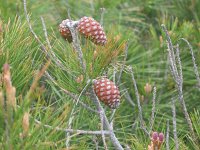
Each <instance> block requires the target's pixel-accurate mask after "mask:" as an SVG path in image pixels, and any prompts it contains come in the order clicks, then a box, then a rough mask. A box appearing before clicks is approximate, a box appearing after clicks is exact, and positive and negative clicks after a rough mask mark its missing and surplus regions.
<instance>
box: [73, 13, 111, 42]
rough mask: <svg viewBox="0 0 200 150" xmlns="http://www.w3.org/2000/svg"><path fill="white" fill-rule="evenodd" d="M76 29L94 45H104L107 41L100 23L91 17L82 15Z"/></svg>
mask: <svg viewBox="0 0 200 150" xmlns="http://www.w3.org/2000/svg"><path fill="white" fill-rule="evenodd" d="M77 29H78V31H79V32H80V33H81V34H83V35H84V36H85V37H86V38H89V39H90V40H91V41H92V42H94V43H95V44H96V45H105V44H106V42H107V39H106V35H105V32H104V30H103V28H102V27H101V25H100V23H98V22H97V21H96V20H94V19H93V18H91V17H83V18H81V19H80V21H79V24H78V26H77Z"/></svg>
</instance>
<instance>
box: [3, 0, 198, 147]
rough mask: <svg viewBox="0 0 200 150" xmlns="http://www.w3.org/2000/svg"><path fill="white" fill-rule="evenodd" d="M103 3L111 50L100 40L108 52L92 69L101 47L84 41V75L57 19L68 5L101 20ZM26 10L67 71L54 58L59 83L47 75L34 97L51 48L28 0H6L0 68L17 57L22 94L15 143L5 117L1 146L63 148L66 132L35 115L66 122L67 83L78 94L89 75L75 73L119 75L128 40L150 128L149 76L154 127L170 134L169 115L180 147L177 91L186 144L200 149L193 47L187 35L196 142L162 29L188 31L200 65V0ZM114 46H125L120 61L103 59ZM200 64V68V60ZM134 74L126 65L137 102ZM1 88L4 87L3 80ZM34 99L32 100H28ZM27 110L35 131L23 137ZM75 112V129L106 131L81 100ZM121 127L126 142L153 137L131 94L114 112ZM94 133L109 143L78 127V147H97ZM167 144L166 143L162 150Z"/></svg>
mask: <svg viewBox="0 0 200 150" xmlns="http://www.w3.org/2000/svg"><path fill="white" fill-rule="evenodd" d="M102 7H104V8H106V12H105V15H104V24H103V26H104V29H105V32H106V34H107V36H108V37H109V39H110V40H111V41H112V42H111V44H110V45H111V46H110V47H109V48H107V49H105V48H102V47H98V49H100V51H101V52H102V53H101V54H100V56H99V59H97V61H96V63H95V64H94V68H95V69H93V70H92V71H91V70H90V65H91V63H92V61H93V59H92V58H93V51H94V50H95V49H96V47H94V46H93V45H92V44H91V43H88V44H83V45H82V49H83V52H84V58H85V60H86V65H87V72H86V73H85V74H83V72H82V70H81V67H80V66H79V64H78V60H77V58H76V55H75V54H74V51H73V49H72V46H71V45H70V44H68V43H67V42H66V41H65V40H63V39H62V38H61V36H60V34H59V31H58V25H59V24H60V22H61V21H62V20H64V19H66V18H67V16H68V15H67V13H68V10H69V11H70V15H71V17H72V18H73V19H74V20H78V19H79V18H81V17H83V16H92V17H93V18H95V20H98V21H100V13H101V12H100V8H102ZM27 9H28V13H29V15H30V18H31V24H32V27H33V30H34V31H35V32H36V34H37V35H38V37H39V39H40V40H41V42H42V43H43V44H44V46H45V47H46V49H47V50H48V51H51V50H52V51H53V52H54V53H55V55H56V56H57V58H58V59H59V60H60V61H61V62H62V65H63V66H64V68H65V69H66V70H63V69H61V68H60V67H58V66H57V65H56V64H55V61H54V59H53V60H52V63H51V64H50V66H49V68H48V72H49V74H50V75H51V76H52V77H53V78H54V79H55V80H56V83H57V84H55V83H54V82H52V81H51V80H49V79H48V78H47V77H46V76H45V75H44V76H43V77H42V78H41V80H40V81H39V83H38V86H37V88H36V89H35V90H34V92H33V93H32V94H31V96H28V98H27V94H28V93H29V91H30V90H29V89H30V86H31V85H32V82H33V79H34V76H35V75H36V74H37V72H38V70H40V69H41V68H42V66H43V64H44V63H45V62H46V58H45V54H44V53H43V52H42V51H41V49H40V46H41V45H40V44H39V43H38V42H37V41H36V40H35V38H34V37H33V36H32V34H31V32H30V30H29V28H28V24H27V21H26V19H25V15H24V8H23V3H22V2H21V0H7V1H4V0H0V57H1V58H0V68H2V66H3V64H5V63H9V64H10V67H11V75H12V84H13V86H14V87H15V88H16V100H17V104H18V106H19V108H18V110H17V111H16V112H15V113H14V116H13V120H12V121H11V123H10V127H9V128H10V134H9V139H10V140H9V142H8V143H7V142H5V141H6V132H5V128H6V127H5V124H4V119H3V117H2V116H1V117H2V119H0V122H1V125H0V135H2V136H0V137H1V138H0V147H2V149H10V147H9V146H11V147H12V146H13V149H21V148H23V149H35V148H37V149H62V148H63V149H64V148H65V139H66V133H65V132H63V131H59V132H58V131H55V130H52V129H48V128H45V127H44V126H40V125H37V124H36V123H35V122H34V119H38V120H40V121H41V122H42V123H43V124H48V125H50V126H53V127H56V126H59V127H61V128H66V126H67V124H68V121H69V118H70V114H71V111H72V108H73V106H74V103H73V100H72V99H71V98H70V97H69V96H68V95H67V94H66V93H65V92H63V90H62V89H66V90H68V91H70V92H73V93H75V94H78V95H79V94H80V92H81V91H82V89H83V88H84V87H85V85H86V82H87V79H86V78H84V81H83V82H82V83H77V82H76V81H75V79H76V78H77V77H79V76H80V75H84V77H87V78H90V79H92V78H96V77H98V76H101V75H103V74H104V73H105V72H107V74H108V77H109V78H110V79H112V80H113V78H114V77H113V71H114V70H119V69H120V64H122V60H123V55H124V53H123V43H124V41H127V40H128V39H129V48H128V57H127V62H126V66H128V65H130V66H132V67H133V68H134V73H135V77H136V81H137V85H138V89H139V93H140V95H141V96H142V95H143V96H144V101H141V105H142V109H143V117H144V120H145V122H146V125H147V127H148V128H149V126H150V125H149V120H150V116H151V109H152V107H151V103H152V102H151V99H152V93H151V94H149V95H148V94H146V93H145V91H144V86H145V84H146V83H150V84H151V85H152V86H153V85H155V86H156V87H157V96H156V117H155V121H154V125H153V131H158V132H163V133H165V132H166V121H167V119H169V121H170V149H175V147H174V146H175V145H174V139H173V128H172V112H171V98H172V97H175V99H176V106H177V107H176V111H177V129H178V130H177V134H178V139H179V144H180V149H191V150H193V149H198V144H199V139H200V136H199V135H200V129H199V127H198V124H199V123H200V120H199V112H198V111H197V110H200V101H199V96H200V92H199V88H198V87H197V86H196V84H197V81H196V78H195V74H194V72H193V64H192V59H191V55H190V52H189V48H188V47H187V45H186V44H184V43H183V42H181V43H180V53H181V61H182V66H183V78H184V83H183V84H184V86H183V92H184V99H185V102H186V105H187V109H188V112H189V114H190V115H191V119H192V122H193V125H194V128H195V133H196V134H197V135H196V136H197V139H198V140H197V142H195V140H194V139H193V138H191V135H190V133H189V130H188V126H187V123H186V122H185V119H184V115H183V113H182V110H181V107H180V104H179V102H178V97H177V91H176V89H175V83H174V81H173V78H172V76H171V75H170V70H169V66H168V62H167V45H166V39H165V36H164V33H163V32H162V31H161V24H165V25H166V27H167V29H168V30H169V32H170V36H171V38H172V42H173V43H174V44H175V43H177V42H178V40H179V39H180V38H182V37H184V38H185V39H187V40H188V41H189V42H190V43H191V45H192V47H193V50H194V54H195V57H196V63H197V65H198V66H200V51H199V50H200V34H199V32H200V28H199V27H200V18H199V17H200V10H199V9H200V1H198V0H177V1H173V0H169V1H164V0H150V1H149V0H144V1H140V0H127V1H125V0H109V1H108V0H96V1H95V0H83V1H73V0H68V1H64V0H60V1H56V0H48V1H40V0H29V1H27ZM40 17H43V18H44V21H45V24H46V28H47V31H48V37H49V40H50V43H51V45H52V47H53V48H52V49H50V48H49V47H48V44H47V42H46V39H45V35H44V31H43V27H42V22H41V19H40ZM116 37H120V41H117V42H116V41H115V42H113V41H114V39H115V38H116ZM86 43H87V42H86ZM120 45H121V46H120ZM113 50H116V51H117V52H119V54H118V57H116V58H114V60H115V61H113V62H112V63H108V64H104V63H102V62H105V61H107V60H108V59H109V55H108V54H109V52H112V51H113ZM125 68H126V67H125ZM198 71H200V68H199V67H198ZM130 80H131V76H130V74H129V73H128V71H126V69H125V71H124V72H123V74H122V81H121V84H120V90H121V91H122V93H123V94H124V89H127V90H128V93H129V94H130V96H131V99H132V100H133V102H134V103H135V104H136V97H135V93H134V88H133V85H132V84H130ZM1 85H2V84H1ZM1 91H3V92H4V93H5V88H4V86H3V85H2V86H1ZM27 99H29V101H31V102H30V103H29V104H28V105H25V106H24V103H26V101H27ZM81 101H83V102H84V103H86V104H88V105H89V106H91V107H92V108H95V107H94V105H93V103H92V102H91V100H90V99H89V98H88V97H87V96H84V95H83V96H81ZM23 106H24V108H23ZM105 108H106V107H105ZM27 111H28V112H29V113H30V127H29V135H28V136H27V137H25V138H20V133H22V132H23V129H22V127H21V126H22V118H23V115H24V113H25V112H27ZM74 113H75V117H74V120H73V123H72V128H73V129H82V130H100V121H99V117H98V115H95V114H93V113H91V112H89V111H87V110H86V109H84V108H83V107H82V106H79V105H78V106H77V107H76V108H75V112H74ZM111 113H112V112H111V111H110V110H109V109H108V108H106V114H107V116H111ZM114 130H115V133H116V136H117V137H118V139H119V141H120V142H121V144H122V145H123V146H125V145H129V147H130V148H131V149H145V148H147V146H148V144H149V143H150V139H149V137H147V136H146V135H145V134H144V132H143V130H141V129H140V126H139V118H138V108H137V105H135V106H132V105H130V104H129V103H128V102H127V101H126V98H125V96H123V97H122V104H121V105H120V107H119V108H118V109H117V110H116V113H115V116H114ZM94 140H96V141H97V142H98V143H99V149H103V142H102V139H101V136H92V135H76V134H71V140H70V144H71V149H95V142H94ZM106 141H107V144H108V147H109V149H114V148H113V147H112V144H111V143H110V141H109V138H108V137H106ZM165 147H166V146H165V143H164V144H163V149H165Z"/></svg>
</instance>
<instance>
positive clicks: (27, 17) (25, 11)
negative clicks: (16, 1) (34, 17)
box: [23, 0, 47, 54]
mask: <svg viewBox="0 0 200 150" xmlns="http://www.w3.org/2000/svg"><path fill="white" fill-rule="evenodd" d="M23 1H24V13H25V17H26V20H27V22H28V26H29V29H30V31H31V33H32V34H33V36H34V37H35V39H36V41H37V42H38V43H39V44H40V48H41V50H42V51H43V52H44V53H45V54H47V50H46V48H45V46H44V45H43V44H42V42H41V41H40V39H39V37H38V36H37V35H36V33H35V32H34V31H33V28H32V26H31V23H30V19H29V16H28V12H27V5H26V0H23Z"/></svg>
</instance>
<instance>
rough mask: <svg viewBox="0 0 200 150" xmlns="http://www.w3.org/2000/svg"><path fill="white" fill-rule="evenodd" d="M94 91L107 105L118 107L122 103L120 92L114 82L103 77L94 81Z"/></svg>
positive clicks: (113, 107)
mask: <svg viewBox="0 0 200 150" xmlns="http://www.w3.org/2000/svg"><path fill="white" fill-rule="evenodd" d="M94 91H95V93H96V95H97V97H98V98H99V100H100V101H102V102H103V103H104V104H105V105H107V106H109V107H110V108H111V109H116V108H117V107H118V106H119V104H120V92H119V89H118V88H117V86H116V85H115V83H114V82H112V81H110V80H109V79H107V78H105V77H102V78H100V79H97V80H95V81H94Z"/></svg>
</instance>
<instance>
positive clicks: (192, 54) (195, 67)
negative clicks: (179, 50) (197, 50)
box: [180, 38, 200, 88]
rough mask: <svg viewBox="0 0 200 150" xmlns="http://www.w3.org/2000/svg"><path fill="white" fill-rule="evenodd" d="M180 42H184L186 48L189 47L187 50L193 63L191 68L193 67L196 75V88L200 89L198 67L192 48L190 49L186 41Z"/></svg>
mask: <svg viewBox="0 0 200 150" xmlns="http://www.w3.org/2000/svg"><path fill="white" fill-rule="evenodd" d="M180 40H183V41H184V42H186V43H187V45H188V47H189V49H190V54H191V56H192V62H193V67H194V73H195V75H196V78H197V82H198V86H199V88H200V77H199V72H198V67H197V64H196V60H195V56H194V52H193V48H192V46H191V44H190V43H189V42H188V41H187V40H186V39H184V38H181V39H180Z"/></svg>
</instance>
